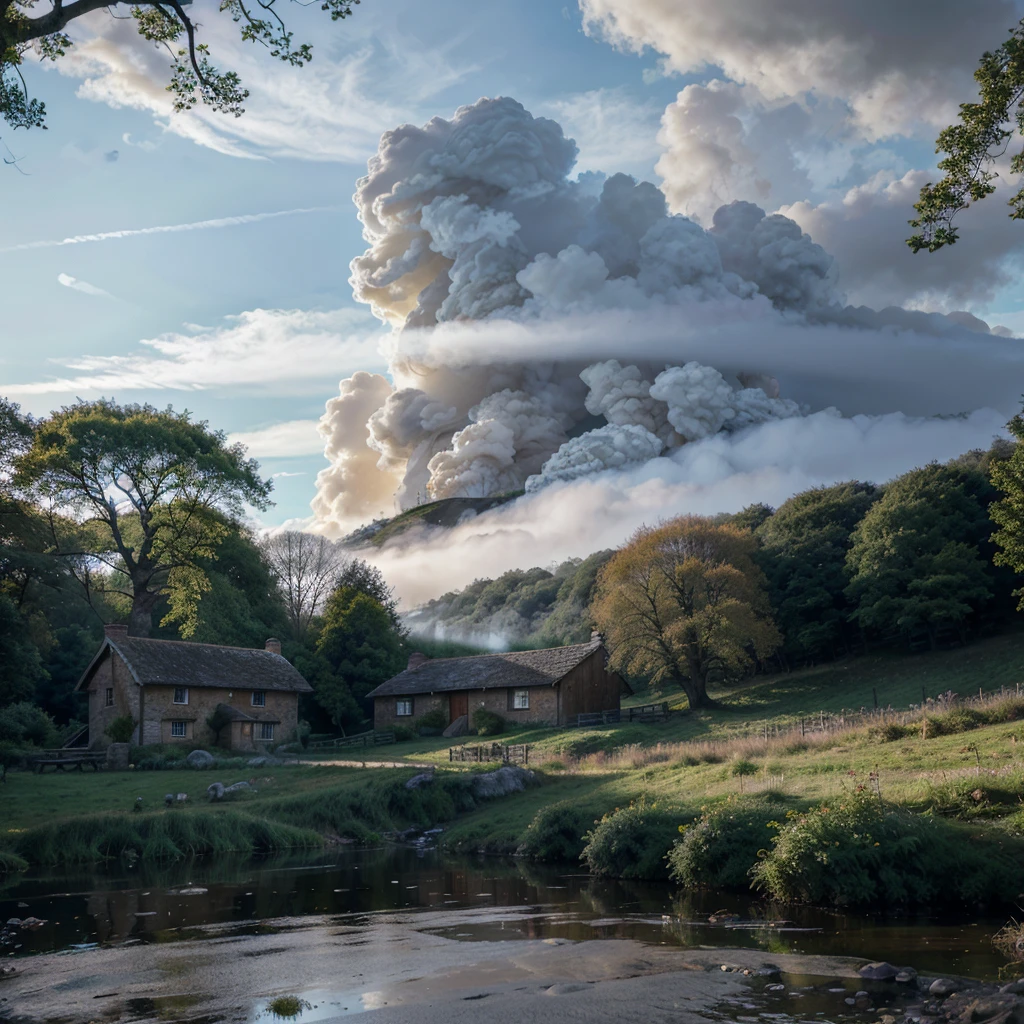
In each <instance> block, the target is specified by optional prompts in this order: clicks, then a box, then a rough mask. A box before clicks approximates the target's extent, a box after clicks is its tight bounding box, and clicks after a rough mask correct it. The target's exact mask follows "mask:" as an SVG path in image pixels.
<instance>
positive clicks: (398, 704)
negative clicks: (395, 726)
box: [395, 697, 413, 718]
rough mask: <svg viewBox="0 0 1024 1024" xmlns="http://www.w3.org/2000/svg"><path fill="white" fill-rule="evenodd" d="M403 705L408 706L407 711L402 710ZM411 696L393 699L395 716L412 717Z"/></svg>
mask: <svg viewBox="0 0 1024 1024" xmlns="http://www.w3.org/2000/svg"><path fill="white" fill-rule="evenodd" d="M403 707H408V708H409V710H408V711H403V710H402V708H403ZM412 707H413V704H412V697H399V698H398V699H397V700H396V701H395V718H412Z"/></svg>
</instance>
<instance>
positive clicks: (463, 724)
mask: <svg viewBox="0 0 1024 1024" xmlns="http://www.w3.org/2000/svg"><path fill="white" fill-rule="evenodd" d="M468 732H469V715H459V717H458V718H456V719H455V720H454V721H453V722H452V723H451V724H450V725H449V726H448V728H447V729H445V731H444V732H443V733H441V735H442V736H447V737H448V738H449V739H451V738H452V737H454V736H465V735H466V734H467V733H468Z"/></svg>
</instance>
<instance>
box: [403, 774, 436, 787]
mask: <svg viewBox="0 0 1024 1024" xmlns="http://www.w3.org/2000/svg"><path fill="white" fill-rule="evenodd" d="M433 781H434V773H433V772H421V773H420V774H419V775H414V776H413V777H412V778H411V779H406V780H405V788H406V789H419V788H420V787H421V786H429V785H430V783H432V782H433Z"/></svg>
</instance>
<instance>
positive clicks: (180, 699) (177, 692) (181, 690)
mask: <svg viewBox="0 0 1024 1024" xmlns="http://www.w3.org/2000/svg"><path fill="white" fill-rule="evenodd" d="M174 703H175V704H187V703H188V687H187V686H176V687H175V688H174Z"/></svg>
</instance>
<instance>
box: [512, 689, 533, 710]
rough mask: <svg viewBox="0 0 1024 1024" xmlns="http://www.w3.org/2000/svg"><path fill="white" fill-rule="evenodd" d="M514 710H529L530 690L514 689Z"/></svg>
mask: <svg viewBox="0 0 1024 1024" xmlns="http://www.w3.org/2000/svg"><path fill="white" fill-rule="evenodd" d="M512 710H513V711H529V710H530V691H529V690H513V691H512Z"/></svg>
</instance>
